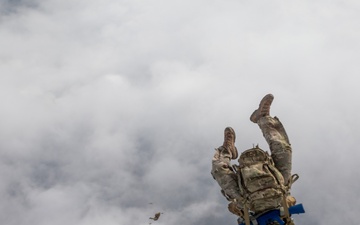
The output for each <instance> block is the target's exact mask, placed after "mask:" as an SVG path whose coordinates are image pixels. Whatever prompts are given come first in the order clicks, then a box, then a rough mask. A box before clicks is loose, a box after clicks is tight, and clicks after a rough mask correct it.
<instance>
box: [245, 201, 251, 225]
mask: <svg viewBox="0 0 360 225" xmlns="http://www.w3.org/2000/svg"><path fill="white" fill-rule="evenodd" d="M244 219H245V224H246V225H250V217H249V209H248V208H247V206H246V205H244Z"/></svg>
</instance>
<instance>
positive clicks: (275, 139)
mask: <svg viewBox="0 0 360 225" xmlns="http://www.w3.org/2000/svg"><path fill="white" fill-rule="evenodd" d="M258 125H259V127H260V129H261V131H262V133H263V135H264V137H265V139H266V141H267V143H268V144H269V147H270V151H271V157H272V159H273V160H274V163H275V166H276V168H277V169H278V170H279V171H280V172H281V174H282V175H283V177H284V179H285V184H288V182H289V179H290V177H291V166H292V165H291V157H292V149H291V144H290V142H289V138H288V136H287V134H286V131H285V129H284V126H283V125H282V123H281V122H280V120H279V119H278V118H277V117H274V118H272V117H270V116H265V117H262V118H260V119H259V121H258Z"/></svg>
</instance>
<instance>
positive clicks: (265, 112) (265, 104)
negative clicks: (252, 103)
mask: <svg viewBox="0 0 360 225" xmlns="http://www.w3.org/2000/svg"><path fill="white" fill-rule="evenodd" d="M273 100H274V96H273V95H272V94H267V95H265V96H264V97H263V99H261V101H260V104H259V108H258V109H256V110H255V111H254V112H253V114H251V116H250V120H251V122H254V123H257V121H258V120H259V119H260V118H261V117H263V116H269V115H270V106H271V103H272V101H273Z"/></svg>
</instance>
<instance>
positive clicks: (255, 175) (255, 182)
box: [236, 146, 286, 214]
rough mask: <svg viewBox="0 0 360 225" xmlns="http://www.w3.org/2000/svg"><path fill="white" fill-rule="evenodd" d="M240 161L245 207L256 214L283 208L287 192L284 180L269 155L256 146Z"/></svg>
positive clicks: (241, 157)
mask: <svg viewBox="0 0 360 225" xmlns="http://www.w3.org/2000/svg"><path fill="white" fill-rule="evenodd" d="M238 161H239V166H238V167H237V168H236V169H237V174H238V178H239V179H238V180H239V188H240V193H241V195H242V196H243V197H244V201H245V202H244V205H245V206H246V207H247V208H248V209H249V210H250V211H253V212H254V213H255V214H258V213H261V212H265V211H268V210H271V209H275V208H279V207H281V205H282V200H283V198H284V194H285V192H286V187H285V186H284V178H283V176H282V175H281V173H280V172H279V170H278V169H277V168H276V167H275V166H274V162H273V160H272V158H271V157H270V156H269V154H268V153H267V152H265V151H263V150H262V149H260V148H259V147H258V146H256V147H254V148H251V149H248V150H246V151H244V152H243V153H242V154H241V155H240V158H239V160H238Z"/></svg>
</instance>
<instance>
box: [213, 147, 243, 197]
mask: <svg viewBox="0 0 360 225" xmlns="http://www.w3.org/2000/svg"><path fill="white" fill-rule="evenodd" d="M230 161H231V155H230V154H229V153H228V152H227V151H226V150H224V149H223V148H222V147H220V148H218V149H216V152H215V154H214V157H213V159H212V170H211V174H212V176H213V177H214V179H215V180H216V181H217V183H218V184H219V186H220V187H221V189H222V192H223V194H224V195H225V197H226V198H227V199H228V200H229V201H231V200H233V199H237V200H241V199H242V198H241V195H240V190H239V185H238V178H237V175H236V174H235V172H234V171H233V169H232V167H231V164H230Z"/></svg>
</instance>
